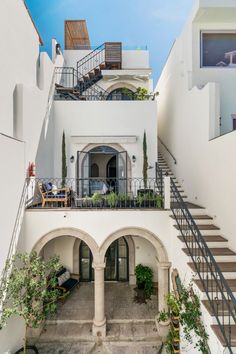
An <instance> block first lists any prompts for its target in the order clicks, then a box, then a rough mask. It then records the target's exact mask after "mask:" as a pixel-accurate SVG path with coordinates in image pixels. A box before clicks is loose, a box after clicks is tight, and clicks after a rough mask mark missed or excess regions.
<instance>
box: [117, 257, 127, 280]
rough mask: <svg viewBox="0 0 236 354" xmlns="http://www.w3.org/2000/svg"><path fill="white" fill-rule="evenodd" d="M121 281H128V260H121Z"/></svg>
mask: <svg viewBox="0 0 236 354" xmlns="http://www.w3.org/2000/svg"><path fill="white" fill-rule="evenodd" d="M118 261H119V280H128V274H127V258H119V260H118Z"/></svg>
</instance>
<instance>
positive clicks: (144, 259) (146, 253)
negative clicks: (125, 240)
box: [133, 237, 158, 282]
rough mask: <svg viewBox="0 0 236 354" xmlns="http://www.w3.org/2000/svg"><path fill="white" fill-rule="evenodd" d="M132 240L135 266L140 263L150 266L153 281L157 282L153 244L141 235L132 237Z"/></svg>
mask: <svg viewBox="0 0 236 354" xmlns="http://www.w3.org/2000/svg"><path fill="white" fill-rule="evenodd" d="M133 240H134V245H135V266H137V265H138V264H142V265H144V266H148V267H150V268H151V269H152V271H153V281H154V282H158V268H157V259H156V251H155V249H154V247H153V245H152V244H151V243H150V242H149V241H147V240H145V239H143V238H141V237H133Z"/></svg>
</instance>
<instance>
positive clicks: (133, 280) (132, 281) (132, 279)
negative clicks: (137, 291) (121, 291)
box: [129, 274, 136, 285]
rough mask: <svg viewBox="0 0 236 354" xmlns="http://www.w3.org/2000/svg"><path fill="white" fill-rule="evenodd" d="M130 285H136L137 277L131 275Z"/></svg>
mask: <svg viewBox="0 0 236 354" xmlns="http://www.w3.org/2000/svg"><path fill="white" fill-rule="evenodd" d="M129 284H130V285H136V275H134V274H130V275H129Z"/></svg>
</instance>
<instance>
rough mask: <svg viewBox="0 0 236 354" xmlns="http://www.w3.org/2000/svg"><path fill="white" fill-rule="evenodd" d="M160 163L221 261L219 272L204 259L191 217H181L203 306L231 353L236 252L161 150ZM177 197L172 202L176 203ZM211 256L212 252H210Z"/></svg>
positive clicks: (235, 328)
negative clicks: (188, 193)
mask: <svg viewBox="0 0 236 354" xmlns="http://www.w3.org/2000/svg"><path fill="white" fill-rule="evenodd" d="M158 166H159V168H160V167H161V168H162V170H163V173H164V174H168V175H169V176H171V178H172V179H173V181H174V183H175V185H176V189H177V190H178V192H179V193H180V195H181V196H182V198H183V199H184V200H185V203H184V204H185V205H186V206H187V208H188V210H189V212H190V213H191V219H192V220H193V223H194V224H195V225H196V226H197V228H198V230H199V233H200V235H201V237H202V238H203V240H204V241H203V242H205V245H207V247H208V250H209V251H210V253H211V255H212V257H213V258H214V260H215V261H216V263H217V266H218V268H219V272H217V269H216V268H215V266H214V264H212V263H211V262H209V264H208V263H207V262H203V261H202V259H203V258H202V253H201V252H202V250H200V247H201V243H199V244H197V242H196V238H195V236H194V235H193V234H191V232H189V225H191V220H190V221H189V222H183V221H182V222H181V221H180V222H176V224H175V223H174V225H173V226H174V228H175V229H176V230H177V231H179V235H178V236H177V237H178V239H179V241H180V246H181V247H182V251H183V252H184V254H185V255H186V256H187V257H189V262H188V266H189V267H190V269H191V270H192V271H193V272H196V273H197V274H198V277H197V278H196V279H195V280H194V282H195V284H196V286H197V288H198V289H199V290H200V291H201V293H202V297H201V298H202V304H203V306H204V307H205V309H206V310H207V312H208V313H209V315H210V316H211V317H212V325H211V328H212V330H213V331H214V333H215V334H216V336H217V337H218V339H219V341H220V342H221V344H222V346H223V347H227V348H228V350H229V351H228V352H229V353H236V348H234V347H236V322H235V312H236V301H235V297H234V296H235V295H236V253H235V252H234V251H233V250H231V249H230V247H229V246H228V240H227V239H226V238H225V237H223V236H222V235H221V232H220V228H219V227H218V226H216V225H214V222H213V218H212V217H211V216H209V215H208V214H207V213H206V211H205V209H204V208H202V207H199V206H197V205H194V204H192V203H189V202H188V200H187V196H185V193H184V191H183V188H182V187H181V185H180V184H179V183H178V181H177V179H176V178H175V176H174V175H173V173H172V171H171V170H170V168H169V166H168V165H167V163H166V162H165V160H164V158H163V157H162V155H161V154H160V153H159V154H158ZM173 194H175V190H174V189H172V191H171V195H172V198H173ZM173 199H174V198H173ZM173 199H172V203H175V201H174V202H173ZM174 208H175V207H174ZM172 211H173V207H172ZM182 217H183V216H182ZM170 218H171V219H172V221H173V220H175V221H177V219H176V215H171V216H170ZM180 218H181V217H180ZM197 237H198V236H197ZM191 243H192V244H194V245H195V246H194V247H193V248H192V249H191V247H187V246H188V245H191ZM190 253H192V254H190ZM191 256H192V257H191ZM198 258H199V259H201V262H200V263H196V261H193V259H198ZM207 259H208V255H207V254H206V260H207ZM209 266H210V268H211V267H212V269H211V270H212V274H213V275H212V274H210V273H209ZM219 273H221V275H219ZM221 276H222V277H223V278H224V279H225V280H226V283H227V285H228V287H229V289H227V286H225V285H224V281H223V280H222V278H221ZM209 294H210V295H209ZM217 318H218V320H217ZM227 341H228V343H227ZM229 341H230V345H229Z"/></svg>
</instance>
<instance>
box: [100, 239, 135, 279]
mask: <svg viewBox="0 0 236 354" xmlns="http://www.w3.org/2000/svg"><path fill="white" fill-rule="evenodd" d="M105 259H106V268H105V280H111V281H112V280H113V281H127V280H128V279H129V271H128V268H129V265H128V260H129V251H128V245H127V242H126V240H125V239H124V238H123V237H121V238H119V239H118V240H116V241H114V242H113V243H112V244H111V245H110V247H109V248H108V250H107V252H106V257H105Z"/></svg>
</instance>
